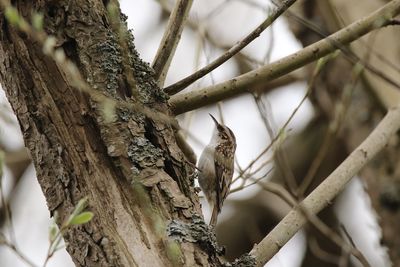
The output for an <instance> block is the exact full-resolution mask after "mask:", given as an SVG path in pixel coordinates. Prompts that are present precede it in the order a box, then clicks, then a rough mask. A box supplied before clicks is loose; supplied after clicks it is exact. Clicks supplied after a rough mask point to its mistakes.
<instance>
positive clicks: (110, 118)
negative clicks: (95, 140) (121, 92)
mask: <svg viewBox="0 0 400 267" xmlns="http://www.w3.org/2000/svg"><path fill="white" fill-rule="evenodd" d="M101 104H102V105H101V111H102V113H103V117H104V120H105V122H106V123H111V122H114V121H116V119H117V116H116V112H115V102H114V101H111V100H110V99H105V100H104V101H102V103H101Z"/></svg>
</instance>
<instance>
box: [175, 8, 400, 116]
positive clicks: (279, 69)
mask: <svg viewBox="0 0 400 267" xmlns="http://www.w3.org/2000/svg"><path fill="white" fill-rule="evenodd" d="M399 12H400V0H394V1H391V2H389V3H388V4H386V5H385V6H383V7H382V8H380V9H378V10H377V11H375V12H373V13H371V14H370V15H369V16H367V17H364V18H362V19H360V20H358V21H355V22H353V23H352V24H350V25H349V26H347V27H345V28H343V29H342V30H340V31H338V32H336V33H334V34H332V35H330V36H329V37H327V38H325V39H323V40H320V41H318V42H316V43H314V44H312V45H309V46H307V47H306V48H304V49H302V50H300V51H299V52H296V53H294V54H291V55H289V56H286V57H284V58H282V59H280V60H278V61H275V62H273V63H271V64H268V65H266V66H264V67H261V68H259V69H257V70H253V71H250V72H248V73H246V74H243V75H240V76H238V77H235V78H233V79H230V80H228V81H225V82H222V83H219V84H216V85H213V86H209V87H206V88H203V89H201V90H198V91H193V92H189V93H185V94H180V95H177V96H174V97H172V98H171V99H170V101H169V103H170V105H171V106H172V109H173V112H174V113H175V114H181V113H184V112H187V111H191V110H194V109H197V108H199V107H203V106H206V105H209V104H213V103H216V102H218V101H220V100H223V99H226V98H229V97H233V96H237V95H239V94H243V93H245V92H247V91H248V90H249V87H251V86H254V85H257V84H261V83H266V82H269V81H271V80H274V79H276V78H278V77H281V76H283V75H285V74H287V73H289V72H291V71H293V70H295V69H297V68H300V67H302V66H304V65H306V64H308V63H310V62H313V61H315V60H316V59H318V58H321V57H323V56H325V55H327V54H329V53H331V52H333V51H335V50H336V49H338V48H339V47H338V46H337V45H336V44H340V45H346V44H348V43H350V42H352V41H354V40H357V39H358V38H359V37H361V36H362V35H364V34H366V33H368V32H370V31H372V30H375V29H378V28H380V27H382V26H385V25H386V23H388V22H390V21H391V19H392V18H393V17H395V16H396V15H397V14H398V13H399Z"/></svg>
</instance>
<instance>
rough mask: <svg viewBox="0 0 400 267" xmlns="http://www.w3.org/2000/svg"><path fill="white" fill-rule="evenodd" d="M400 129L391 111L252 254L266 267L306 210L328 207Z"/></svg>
mask: <svg viewBox="0 0 400 267" xmlns="http://www.w3.org/2000/svg"><path fill="white" fill-rule="evenodd" d="M399 128H400V108H399V107H395V108H392V109H390V110H389V111H388V113H387V114H386V116H385V117H384V118H383V119H382V121H381V122H380V123H379V124H378V126H377V127H376V129H375V130H374V131H373V132H372V133H371V134H370V135H369V136H368V137H367V139H365V140H364V142H363V143H362V144H361V145H360V146H359V147H358V148H357V149H356V150H354V151H353V152H352V153H351V154H350V155H349V157H348V158H347V159H346V160H345V161H344V162H343V163H342V164H340V165H339V167H338V168H336V170H335V171H334V172H332V174H330V175H329V176H328V177H327V178H326V179H325V180H324V181H323V182H322V183H321V184H320V185H319V186H318V187H317V188H316V189H315V190H314V191H313V192H311V193H310V195H309V196H308V197H307V198H305V199H304V201H302V202H301V203H300V205H301V207H297V208H295V209H293V210H292V211H290V212H289V214H288V215H286V216H285V218H283V219H282V220H281V221H280V223H279V224H278V225H277V226H276V227H275V228H274V229H273V230H272V231H271V232H270V233H269V234H268V235H267V236H266V237H265V238H264V239H263V240H262V241H261V242H260V243H259V244H258V245H256V246H255V247H254V248H253V249H252V250H251V252H250V255H252V256H254V257H255V258H256V261H257V266H262V265H263V264H265V263H266V262H267V261H268V260H269V259H271V258H272V256H273V255H275V254H276V253H277V252H278V251H279V249H280V248H281V247H282V246H283V245H284V244H286V242H287V241H289V239H290V238H291V237H293V236H294V234H295V233H296V232H297V231H298V230H300V229H301V227H303V226H304V224H305V223H306V222H307V218H306V217H305V215H304V213H303V211H302V209H305V210H307V211H308V212H310V213H311V214H317V213H318V212H320V211H321V210H322V209H323V208H325V207H326V206H328V205H329V204H330V203H331V201H332V200H333V199H334V198H335V197H336V196H337V195H338V194H339V193H340V192H341V191H342V190H343V188H344V187H345V185H346V184H347V183H348V182H349V181H350V180H351V178H352V177H353V176H354V175H356V174H357V173H358V172H359V171H360V170H361V168H362V167H363V166H365V165H366V164H367V163H368V162H369V161H370V160H371V159H372V158H373V157H374V156H375V155H376V154H377V153H378V152H379V151H381V150H382V149H383V148H384V147H385V145H386V144H387V143H388V141H389V138H390V137H391V136H392V135H393V134H394V133H395V132H396V131H397V130H398V129H399Z"/></svg>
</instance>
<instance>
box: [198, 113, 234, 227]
mask: <svg viewBox="0 0 400 267" xmlns="http://www.w3.org/2000/svg"><path fill="white" fill-rule="evenodd" d="M209 115H210V117H211V119H212V120H213V121H214V124H215V129H214V132H213V135H212V137H211V140H210V142H209V144H208V145H207V146H206V147H205V148H204V150H203V152H202V154H201V156H200V159H199V161H198V164H197V168H198V170H199V178H198V181H199V185H200V188H201V190H202V191H203V193H204V195H205V197H206V199H207V202H208V204H209V206H210V209H211V210H212V215H211V219H210V226H212V227H215V225H216V224H217V218H218V214H219V213H220V212H221V208H222V205H223V203H224V201H225V199H226V197H227V195H228V193H229V188H230V185H231V183H232V176H233V172H234V158H235V151H236V138H235V135H234V134H233V132H232V130H231V129H229V128H228V127H227V126H226V125H224V124H222V123H219V122H218V121H217V120H216V119H215V118H214V117H213V116H212V115H211V114H209Z"/></svg>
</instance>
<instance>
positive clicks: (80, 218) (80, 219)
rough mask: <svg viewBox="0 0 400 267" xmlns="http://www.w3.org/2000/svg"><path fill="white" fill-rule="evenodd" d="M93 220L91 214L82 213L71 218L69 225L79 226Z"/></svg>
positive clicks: (88, 212) (87, 212)
mask: <svg viewBox="0 0 400 267" xmlns="http://www.w3.org/2000/svg"><path fill="white" fill-rule="evenodd" d="M92 218H93V212H90V211H84V212H82V213H80V214H78V215H76V216H75V217H73V218H72V220H71V221H70V223H69V224H70V225H80V224H84V223H87V222H89V221H90V220H91V219H92Z"/></svg>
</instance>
